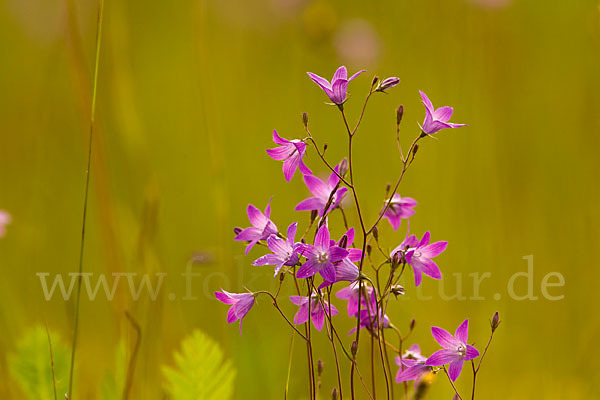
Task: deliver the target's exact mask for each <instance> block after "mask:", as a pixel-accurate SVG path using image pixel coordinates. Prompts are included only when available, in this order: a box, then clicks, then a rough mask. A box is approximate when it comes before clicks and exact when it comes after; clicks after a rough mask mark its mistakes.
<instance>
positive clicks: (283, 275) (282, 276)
mask: <svg viewBox="0 0 600 400" xmlns="http://www.w3.org/2000/svg"><path fill="white" fill-rule="evenodd" d="M284 279H285V273H284V272H282V273H280V274H279V282H283V280H284Z"/></svg>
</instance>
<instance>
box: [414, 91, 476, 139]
mask: <svg viewBox="0 0 600 400" xmlns="http://www.w3.org/2000/svg"><path fill="white" fill-rule="evenodd" d="M419 93H420V94H421V98H422V99H423V104H424V105H425V120H424V121H423V126H422V127H421V129H422V130H423V132H425V133H426V134H428V135H431V134H434V133H436V132H438V131H440V130H442V129H446V128H460V127H461V126H467V125H466V124H453V123H451V122H448V120H450V117H452V113H453V112H454V110H453V108H452V107H440V108H438V109H437V110H436V109H435V108H433V104H431V101H430V100H429V98H428V97H427V95H426V94H425V93H423V92H421V91H420V90H419Z"/></svg>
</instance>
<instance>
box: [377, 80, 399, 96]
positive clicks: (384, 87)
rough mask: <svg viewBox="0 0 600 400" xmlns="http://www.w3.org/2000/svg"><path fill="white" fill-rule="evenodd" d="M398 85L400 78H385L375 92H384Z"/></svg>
mask: <svg viewBox="0 0 600 400" xmlns="http://www.w3.org/2000/svg"><path fill="white" fill-rule="evenodd" d="M399 83H400V78H398V77H395V76H392V77H390V78H386V79H384V80H383V82H381V83H380V84H379V86H378V87H377V91H378V92H384V91H386V90H387V89H391V88H393V87H394V86H396V85H397V84H399Z"/></svg>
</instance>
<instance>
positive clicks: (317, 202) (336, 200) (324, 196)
mask: <svg viewBox="0 0 600 400" xmlns="http://www.w3.org/2000/svg"><path fill="white" fill-rule="evenodd" d="M334 170H335V171H336V172H338V173H339V171H340V166H339V165H338V166H336V167H335V168H334ZM339 180H340V178H338V176H337V175H336V174H335V173H333V172H332V173H331V175H330V176H329V179H328V180H327V183H325V182H323V181H322V180H320V179H319V178H317V177H315V176H313V175H304V183H306V186H307V187H308V190H310V191H311V193H312V194H313V197H309V198H308V199H305V200H302V201H301V202H300V203H298V205H297V206H296V211H312V210H319V215H320V216H321V217H322V216H323V214H324V213H325V211H331V210H334V209H335V208H336V207H337V206H338V205H339V204H340V201H341V200H342V198H343V197H344V195H345V194H346V192H347V191H348V189H347V188H345V187H341V188H338V189H337V190H335V188H336V186H337V184H338V182H339ZM334 190H335V193H334V194H333V199H332V201H331V204H330V205H329V207H328V208H327V210H325V206H326V205H327V202H328V201H329V196H331V193H333V191H334Z"/></svg>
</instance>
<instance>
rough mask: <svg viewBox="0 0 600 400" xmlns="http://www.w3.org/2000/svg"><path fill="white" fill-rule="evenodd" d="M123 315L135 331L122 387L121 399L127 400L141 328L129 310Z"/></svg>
mask: <svg viewBox="0 0 600 400" xmlns="http://www.w3.org/2000/svg"><path fill="white" fill-rule="evenodd" d="M125 316H126V317H127V319H128V320H129V322H130V323H131V326H133V329H135V332H136V335H137V336H136V339H135V347H134V349H133V353H132V354H131V358H130V359H129V364H128V365H127V380H126V381H125V387H124V388H123V400H127V399H128V398H129V393H131V387H132V386H133V376H134V373H135V363H136V361H137V356H138V353H139V351H140V345H141V344H142V328H141V327H140V324H139V323H138V322H137V321H136V320H135V318H133V316H132V315H131V314H130V313H129V311H126V312H125Z"/></svg>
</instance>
